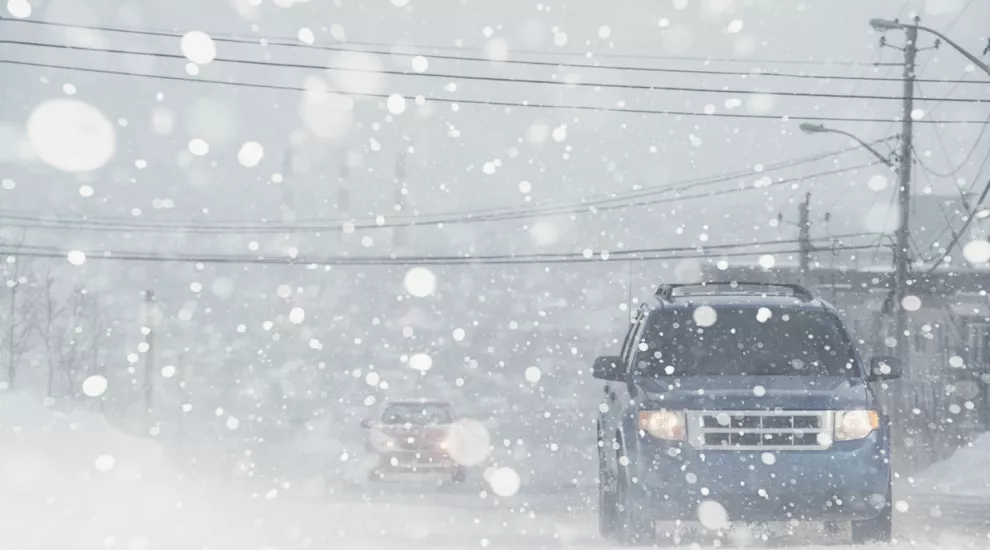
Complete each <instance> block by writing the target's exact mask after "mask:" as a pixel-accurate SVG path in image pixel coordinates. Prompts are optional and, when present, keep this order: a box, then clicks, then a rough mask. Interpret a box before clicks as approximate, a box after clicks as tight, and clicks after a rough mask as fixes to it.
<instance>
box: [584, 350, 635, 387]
mask: <svg viewBox="0 0 990 550" xmlns="http://www.w3.org/2000/svg"><path fill="white" fill-rule="evenodd" d="M591 375H592V376H594V377H595V378H597V379H599V380H610V381H612V382H625V381H626V373H625V372H624V371H623V369H622V358H621V357H619V356H618V355H604V356H602V357H599V358H597V359H595V366H594V368H593V369H592V372H591Z"/></svg>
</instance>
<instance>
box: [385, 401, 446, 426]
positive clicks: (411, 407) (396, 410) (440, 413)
mask: <svg viewBox="0 0 990 550" xmlns="http://www.w3.org/2000/svg"><path fill="white" fill-rule="evenodd" d="M382 422H383V423H385V424H417V425H421V426H424V425H427V424H450V422H451V415H450V409H449V408H447V407H446V406H445V405H436V404H432V403H395V404H393V405H389V406H388V407H386V408H385V411H384V412H383V413H382Z"/></svg>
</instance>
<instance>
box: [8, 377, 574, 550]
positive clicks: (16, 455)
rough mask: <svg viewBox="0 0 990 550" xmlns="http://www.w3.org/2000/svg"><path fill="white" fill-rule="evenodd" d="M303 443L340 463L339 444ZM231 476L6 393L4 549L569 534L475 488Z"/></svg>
mask: <svg viewBox="0 0 990 550" xmlns="http://www.w3.org/2000/svg"><path fill="white" fill-rule="evenodd" d="M300 446H301V448H302V450H308V451H310V452H311V453H312V454H316V455H322V454H324V453H325V452H333V453H334V455H332V458H334V459H335V460H338V461H339V452H340V450H339V449H338V448H337V447H335V446H333V445H330V447H328V448H323V447H322V446H319V445H318V446H317V448H311V447H309V446H307V445H306V444H300ZM296 450H297V451H298V450H300V449H296ZM318 451H319V452H318ZM231 481H232V480H231V478H213V477H199V478H197V479H195V480H193V479H192V478H188V477H185V476H184V475H183V474H182V473H181V472H179V471H178V470H176V469H175V467H174V466H173V465H172V463H170V462H169V461H168V459H167V458H166V457H165V456H164V455H163V453H162V449H161V447H160V446H159V445H158V444H157V443H156V442H154V441H152V440H147V439H136V438H133V437H130V436H127V435H125V434H123V433H122V432H120V431H118V430H116V429H114V428H113V427H112V426H109V425H108V424H107V423H106V421H105V420H104V418H103V417H102V416H101V415H98V414H94V413H88V412H73V413H60V412H57V411H54V410H51V409H49V408H46V407H44V406H42V405H41V404H40V403H38V402H37V401H36V400H34V399H32V398H30V397H27V396H23V395H16V394H14V395H11V394H5V393H0V548H2V549H4V550H7V549H10V550H28V549H31V550H65V549H68V548H71V549H72V550H97V549H100V550H105V549H107V548H122V549H126V550H204V549H209V550H227V549H230V550H272V549H276V548H306V547H318V548H341V549H347V548H359V549H361V550H368V549H371V548H377V547H389V548H394V547H395V546H396V545H398V546H399V547H404V546H408V545H424V546H435V544H434V541H447V542H450V541H457V542H458V543H459V544H458V545H457V546H458V547H463V546H461V545H460V543H462V542H464V541H470V542H471V544H472V545H476V544H478V540H479V539H480V538H482V537H493V538H497V536H499V535H504V534H505V533H510V534H516V533H522V534H524V535H520V536H524V538H525V537H526V536H539V537H543V538H544V539H549V540H553V539H554V537H563V536H565V535H566V534H567V533H566V529H565V527H566V526H562V525H561V522H559V521H556V520H553V519H551V518H544V517H541V516H533V515H525V514H521V513H520V512H519V511H518V510H515V511H513V510H511V509H502V508H497V507H493V506H491V504H488V502H489V501H490V500H491V499H488V500H481V499H480V497H479V495H478V494H477V493H476V492H470V493H466V494H463V495H457V494H455V495H443V494H436V495H434V494H429V492H426V491H422V492H421V491H411V492H409V494H407V495H405V498H403V495H401V494H394V493H396V492H395V491H384V489H385V488H387V486H381V487H377V488H379V489H382V490H383V494H384V493H391V494H387V495H384V496H382V497H379V498H376V499H374V501H369V500H367V499H365V498H360V495H358V497H359V498H352V499H350V500H348V499H346V498H341V497H342V495H336V496H335V497H334V498H328V497H327V496H326V495H325V494H320V492H321V491H319V490H316V491H314V492H313V494H310V495H301V494H299V491H298V489H297V488H296V486H295V484H292V485H291V486H290V485H289V484H287V483H276V482H273V481H272V480H264V479H260V480H257V485H255V486H252V487H250V488H247V490H238V488H237V487H236V486H237V484H236V483H231ZM317 489H318V488H317ZM423 492H426V493H427V494H422V493H423ZM444 499H446V500H448V502H447V503H446V505H443V504H440V503H439V502H436V501H443V500H444Z"/></svg>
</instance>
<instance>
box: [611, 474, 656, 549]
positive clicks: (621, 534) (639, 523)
mask: <svg viewBox="0 0 990 550" xmlns="http://www.w3.org/2000/svg"><path fill="white" fill-rule="evenodd" d="M618 470H619V475H618V476H616V480H615V493H614V494H615V503H616V506H615V508H616V514H615V532H616V540H617V541H618V542H619V544H622V545H623V546H649V545H652V544H653V543H654V542H655V541H656V535H657V534H656V527H655V526H654V525H653V522H652V521H649V520H644V519H643V517H642V515H641V514H640V513H639V510H638V508H639V503H637V502H636V499H635V498H634V496H633V492H634V491H636V490H637V489H639V487H636V486H634V485H633V484H632V483H630V480H629V477H628V474H627V472H626V469H625V468H624V467H623V466H622V465H621V464H620V465H619V467H618Z"/></svg>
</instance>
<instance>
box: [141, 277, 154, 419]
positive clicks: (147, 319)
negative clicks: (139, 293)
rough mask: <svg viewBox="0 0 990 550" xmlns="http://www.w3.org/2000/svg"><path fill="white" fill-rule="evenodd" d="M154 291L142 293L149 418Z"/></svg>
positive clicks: (151, 389)
mask: <svg viewBox="0 0 990 550" xmlns="http://www.w3.org/2000/svg"><path fill="white" fill-rule="evenodd" d="M154 301H155V291H154V290H146V291H144V331H143V332H144V333H145V334H144V342H145V343H146V344H147V345H148V350H147V351H146V352H145V354H144V405H145V408H146V409H147V410H148V415H149V417H150V416H151V409H152V407H153V406H154V391H155V331H154V329H153V328H152V326H151V325H152V324H153V323H154V318H153V317H154V316H153V312H152V309H153V307H154V305H153V304H154Z"/></svg>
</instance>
